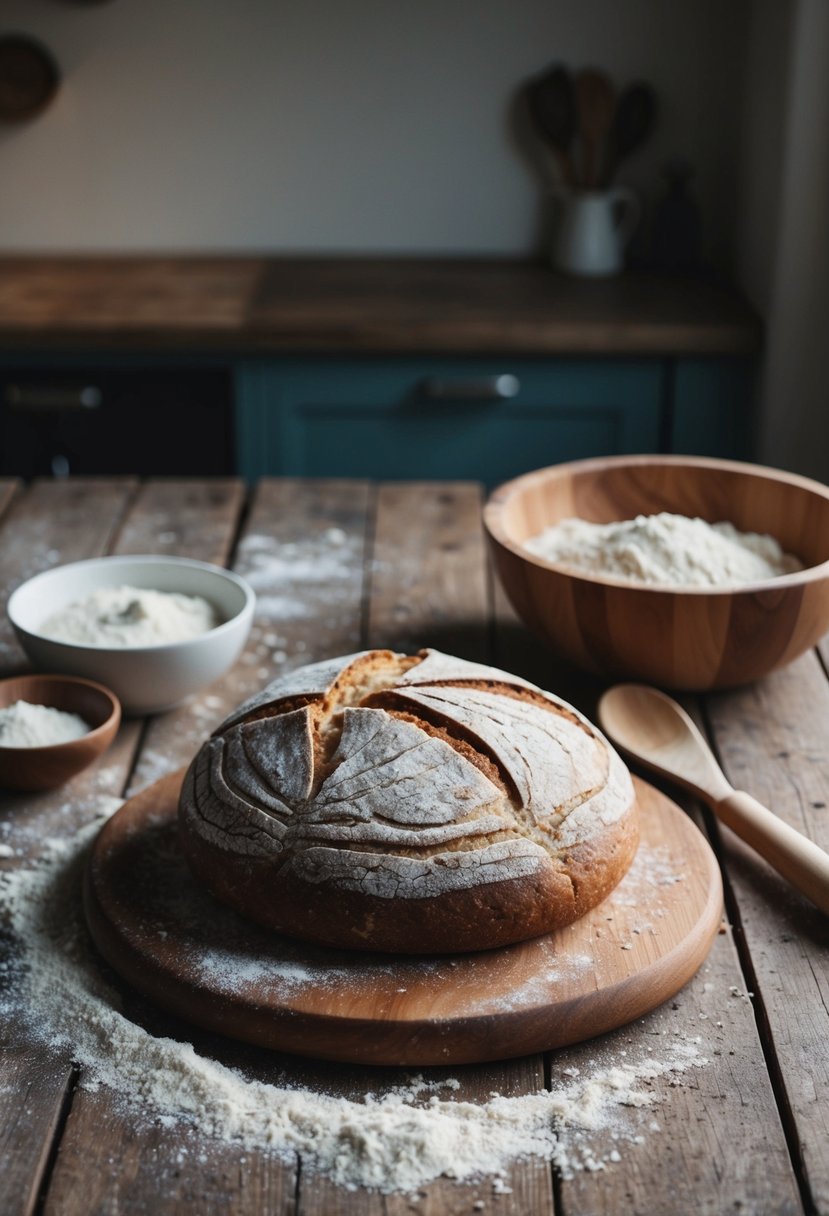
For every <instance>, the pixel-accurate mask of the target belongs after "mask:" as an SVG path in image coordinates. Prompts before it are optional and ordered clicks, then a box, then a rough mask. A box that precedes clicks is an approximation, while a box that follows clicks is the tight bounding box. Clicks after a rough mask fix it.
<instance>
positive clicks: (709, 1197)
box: [495, 586, 801, 1216]
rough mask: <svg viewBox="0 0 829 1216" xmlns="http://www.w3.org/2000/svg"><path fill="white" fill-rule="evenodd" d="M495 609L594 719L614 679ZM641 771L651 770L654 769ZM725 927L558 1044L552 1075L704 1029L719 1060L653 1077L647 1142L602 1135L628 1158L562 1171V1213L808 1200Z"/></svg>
mask: <svg viewBox="0 0 829 1216" xmlns="http://www.w3.org/2000/svg"><path fill="white" fill-rule="evenodd" d="M496 613H497V630H496V640H495V644H496V648H497V652H498V660H499V663H501V664H503V665H504V666H505V667H507V668H508V669H509V670H516V671H519V672H520V673H521V674H523V675H525V676H526V677H527V678H529V679H534V680H535V681H536V682H538V683H540V684H542V685H543V686H546V687H549V688H551V689H552V690H553V691H555V692H557V693H558V694H559V695H561V696H563V697H565V699H567V700H570V701H571V702H572V703H573V704H574V705H576V706H577V707H578V708H579V709H581V710H582V712H583V713H586V714H587V715H588V716H589V717H591V718H593V719H594V720H595V713H596V702H597V699H598V697H599V695H600V694H601V692H603V691H604V688H605V687H606V684H605V683H603V682H602V681H600V680H598V679H596V678H594V677H592V676H589V675H586V674H585V673H582V672H578V671H576V670H574V669H573V668H571V667H569V666H568V665H566V664H564V663H562V662H560V661H559V660H558V659H556V658H555V657H553V656H552V655H551V654H550V653H549V652H547V651H546V650H545V649H544V648H543V647H542V646H541V644H540V643H539V642H538V641H536V640H535V639H534V638H533V636H532V635H531V634H530V633H529V631H528V630H527V629H526V628H524V626H522V625H521V624H520V622H518V621H517V618H516V617H515V614H514V613H513V611H512V609H511V608H510V606H509V604H508V603H507V601H506V598H505V597H504V595H503V592H502V591H501V589H500V587H497V586H496ZM642 776H644V777H645V778H646V780H653V776H652V775H651V774H648V773H646V772H644V771H643V772H642ZM657 784H658V783H657ZM661 788H663V789H664V791H665V792H666V793H667V794H668V795H669V797H671V798H673V799H674V801H677V802H679V803H680V804H681V805H683V806H684V807H685V808H686V809H688V810H689V813H691V814H692V817H693V818H694V821H695V822H696V823H697V826H698V827H700V828H701V829H703V830H704V827H705V825H704V823H703V820H702V817H701V816H700V814H699V811H698V810H697V809H695V808H694V807H693V803H692V802H691V800H690V799H688V798H686V797H684V796H683V795H681V794H680V793H678V791H677V789H676V787H671V786H669V785H667V784H663V785H662V786H661ZM593 916H594V919H595V922H596V926H597V929H596V931H597V933H598V934H602V935H604V936H608V935H610V936H612V933H613V926H612V924H603V923H602V920H603V914H602V912H601V908H599V909H597V910H596V913H594V914H593ZM724 928H725V929H726V931H725V932H724V933H722V934H720V935H719V936H718V937H717V938H716V939H715V941H714V945H713V947H712V950H711V954H710V955H709V958H708V960H707V962H706V963H705V964H704V966H703V968H702V969H701V971H700V972H699V973H698V975H697V976H696V977H695V978H694V979H693V980H692V981H691V982H690V983H689V984H687V985H686V986H685V988H683V989H682V991H681V992H680V993H678V995H677V996H676V997H675V998H674V1000H673V1001H670V1002H667V1003H666V1004H665V1005H663V1006H662V1007H661V1008H659V1009H657V1010H655V1011H654V1012H653V1013H652V1014H650V1015H649V1016H648V1017H646V1018H644V1019H641V1020H640V1021H639V1022H637V1023H635V1024H633V1025H632V1026H629V1027H622V1028H621V1029H620V1030H618V1031H615V1032H614V1033H613V1034H610V1035H605V1036H603V1037H602V1038H601V1039H598V1040H595V1041H594V1042H588V1043H585V1044H580V1045H577V1046H575V1047H572V1048H568V1049H566V1050H564V1051H559V1052H556V1053H555V1054H554V1055H552V1056H551V1059H550V1071H551V1076H552V1077H553V1078H554V1079H555V1078H557V1077H558V1078H559V1079H563V1078H564V1077H566V1074H565V1073H563V1070H564V1069H565V1068H570V1069H572V1068H577V1069H579V1070H580V1075H585V1074H586V1073H587V1072H588V1071H589V1070H590V1069H591V1068H594V1067H595V1065H594V1061H596V1062H598V1063H599V1065H600V1066H601V1065H605V1066H606V1065H608V1064H609V1063H612V1062H613V1061H615V1062H617V1063H618V1062H622V1061H623V1060H625V1059H631V1060H633V1059H639V1058H642V1057H644V1056H646V1055H647V1054H648V1053H649V1052H650V1051H652V1052H653V1055H654V1058H657V1059H658V1058H659V1057H660V1055H661V1056H662V1057H664V1055H665V1053H666V1052H667V1051H669V1050H670V1047H671V1045H672V1044H673V1043H674V1042H675V1041H677V1040H678V1041H680V1042H681V1041H682V1040H683V1039H684V1040H685V1041H688V1040H691V1041H693V1040H694V1039H695V1038H697V1037H698V1036H700V1037H701V1039H702V1042H701V1043H700V1044H698V1045H697V1047H698V1050H699V1052H700V1053H701V1055H702V1056H704V1057H705V1058H707V1059H708V1061H709V1062H708V1064H707V1065H706V1066H705V1067H703V1068H700V1069H693V1070H691V1071H690V1072H688V1073H686V1074H684V1075H683V1076H681V1077H680V1078H679V1079H680V1081H681V1084H680V1085H675V1084H674V1085H672V1084H671V1078H669V1077H665V1078H659V1079H657V1080H655V1081H654V1083H653V1085H652V1086H651V1089H652V1091H653V1093H654V1095H655V1097H656V1099H657V1102H656V1103H655V1105H654V1107H653V1108H645V1110H643V1111H641V1112H629V1113H628V1115H627V1117H626V1119H625V1120H624V1122H625V1123H626V1124H627V1125H628V1131H629V1133H630V1134H633V1135H643V1136H644V1138H645V1143H644V1144H642V1145H637V1144H635V1143H634V1144H632V1145H630V1144H626V1143H625V1142H624V1140H623V1141H622V1142H621V1143H616V1142H614V1141H613V1140H612V1139H611V1138H610V1136H604V1137H599V1138H596V1139H595V1140H594V1141H593V1146H594V1147H595V1151H596V1153H597V1155H598V1157H599V1158H600V1159H601V1157H602V1155H604V1157H605V1158H606V1157H607V1154H609V1153H610V1152H612V1151H613V1149H614V1148H615V1149H616V1151H617V1152H619V1156H620V1158H621V1159H620V1160H619V1161H618V1162H609V1161H607V1160H606V1162H605V1169H603V1170H600V1171H598V1172H591V1171H589V1170H588V1171H585V1172H577V1173H575V1175H574V1177H573V1178H571V1179H564V1180H560V1181H559V1183H558V1187H559V1191H558V1194H559V1200H560V1206H561V1209H562V1211H563V1212H564V1213H568V1212H573V1213H576V1212H578V1213H582V1212H584V1213H586V1212H590V1213H597V1214H598V1213H606V1214H607V1216H612V1214H614V1213H616V1212H618V1211H619V1210H620V1208H621V1207H624V1210H625V1211H629V1212H631V1213H642V1214H643V1216H645V1214H650V1213H653V1212H659V1213H660V1216H669V1214H673V1216H685V1213H687V1212H689V1211H695V1212H709V1213H711V1216H715V1214H718V1213H720V1212H726V1211H741V1210H742V1211H757V1212H761V1211H762V1212H767V1211H769V1212H770V1211H774V1212H799V1211H801V1205H800V1198H799V1193H798V1186H797V1180H796V1177H795V1174H794V1171H793V1169H792V1165H791V1161H790V1158H789V1152H788V1146H787V1144H786V1138H785V1135H784V1131H783V1128H782V1126H781V1122H780V1117H779V1113H778V1110H777V1106H776V1103H775V1097H774V1093H773V1091H772V1087H771V1084H770V1081H769V1077H768V1071H767V1068H766V1064H765V1059H764V1055H763V1048H762V1044H761V1042H760V1040H759V1037H758V1033H757V1027H756V1024H755V1019H754V1014H753V1010H752V1008H751V1005H750V1002H749V1000H748V998H747V997H746V995H745V989H746V983H745V979H744V976H743V972H742V969H741V966H740V961H739V958H738V956H737V951H736V946H735V943H734V940H733V935H732V932H731V928H730V926H724ZM622 1052H626V1053H627V1056H622V1054H621V1053H622ZM652 1122H656V1123H658V1124H659V1127H660V1131H659V1132H658V1133H657V1132H653V1131H651V1130H650V1128H649V1125H650V1124H651V1123H652ZM761 1161H762V1163H763V1164H762V1168H759V1163H760V1162H761Z"/></svg>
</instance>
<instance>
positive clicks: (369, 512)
mask: <svg viewBox="0 0 829 1216" xmlns="http://www.w3.org/2000/svg"><path fill="white" fill-rule="evenodd" d="M379 498H380V491H379V486H378V484H377V482H374V481H373V482H370V483H369V487H368V501H367V502H366V520H365V524H364V526H363V578H362V586H361V589H360V646H361V647H362V649H363V650H368V649H369V641H368V639H369V635H370V632H371V590H372V587H373V586H374V560H375V557H374V555H375V552H376V549H377V513H378V504H379Z"/></svg>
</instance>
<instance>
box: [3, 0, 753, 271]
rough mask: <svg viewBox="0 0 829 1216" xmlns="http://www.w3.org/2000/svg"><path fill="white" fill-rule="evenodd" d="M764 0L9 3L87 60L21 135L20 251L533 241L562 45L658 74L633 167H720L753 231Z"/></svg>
mask: <svg viewBox="0 0 829 1216" xmlns="http://www.w3.org/2000/svg"><path fill="white" fill-rule="evenodd" d="M748 11H749V4H748V0H725V2H723V0H113V2H112V3H109V4H103V5H96V4H87V5H84V4H69V3H58V0H4V4H3V6H2V10H0V28H4V29H5V30H7V31H8V30H15V29H17V30H20V31H23V32H29V33H32V34H35V35H37V36H39V37H41V38H42V39H43V40H44V41H45V42H46V43H47V44H48V45H49V46H50V47H51V48H52V49H53V51H54V52H55V54H56V56H57V58H58V60H59V61H60V63H61V66H62V69H63V72H64V81H63V86H62V89H61V91H60V94H59V95H58V98H57V100H56V102H55V103H54V105H53V107H52V108H51V109H50V110H49V111H47V112H46V113H45V114H44V115H43V116H42V117H40V118H39V119H37V120H35V121H33V122H32V123H30V124H27V125H25V126H20V127H14V128H11V127H8V128H5V129H3V130H0V184H1V186H0V249H1V250H3V251H16V250H23V249H25V250H33V251H39V250H43V251H46V250H50V251H63V250H98V249H101V250H104V249H125V250H132V249H134V250H143V249H169V250H185V249H186V250H194V249H196V250H198V249H206V250H209V249H225V250H231V249H236V250H253V249H269V250H298V251H321V250H331V251H378V252H380V251H394V250H397V251H412V252H426V251H433V252H440V253H478V252H480V253H486V252H492V253H503V254H524V253H528V252H532V251H534V250H535V248H536V246H537V240H538V235H537V234H538V219H539V193H540V191H539V185H538V180H537V178H536V177H535V176H534V174H533V173H532V171H531V169H530V167H529V165H528V164H527V162H526V161H525V159H524V156H523V155H522V152H521V151H520V148H519V145H518V144H517V142H516V140H515V138H514V135H513V132H512V130H511V127H510V119H509V112H510V98H511V96H512V94H513V91H514V89H515V87H516V85H517V84H518V82H520V81H521V80H523V79H524V78H525V77H527V76H528V75H530V74H532V73H533V72H535V71H537V70H539V69H540V68H541V67H543V66H545V65H546V63H547V62H548V61H550V60H552V59H554V58H559V59H562V60H564V61H566V62H567V63H569V64H570V65H574V66H581V65H584V64H585V63H595V64H597V65H601V66H603V67H605V68H607V69H609V70H611V71H612V73H613V74H614V76H615V77H616V78H617V80H618V81H620V82H625V81H626V80H629V79H630V78H632V77H643V78H645V79H647V80H649V81H651V83H652V84H653V85H654V86H655V88H656V89H657V91H658V93H659V96H660V99H661V103H662V120H661V124H660V128H659V132H658V135H657V137H656V139H655V140H654V142H653V145H652V147H651V148H650V149H648V150H647V151H646V152H644V153H643V154H641V155H640V156H639V157H637V158H636V160H635V161H632V162H631V163H630V168H629V172H628V173H627V175H626V177H627V180H628V181H630V182H631V183H632V184H635V185H636V184H638V185H645V186H646V187H647V188H648V189H649V190H650V191H651V192H654V191H656V190H657V189H658V184H659V176H658V165H659V163H660V162H661V161H662V160H664V158H665V157H666V156H669V155H674V154H677V153H679V154H682V155H684V156H687V157H688V158H690V159H691V160H692V161H693V162H694V164H695V165H696V166H697V168H698V176H697V180H696V193H697V195H698V197H699V199H700V201H701V203H702V205H703V210H704V215H705V221H706V232H707V237H708V241H707V244H708V248H709V251H711V252H713V253H714V254H715V255H716V256H718V257H719V258H722V257H723V256H724V255H725V254H727V253H728V251H729V249H730V248H731V246H732V243H733V240H732V238H733V228H734V205H735V194H736V182H737V170H736V164H735V152H734V149H735V141H736V138H737V136H736V132H737V124H738V120H739V108H740V97H741V89H742V83H741V78H740V74H741V63H742V59H743V46H744V42H745V28H746V22H747V20H748Z"/></svg>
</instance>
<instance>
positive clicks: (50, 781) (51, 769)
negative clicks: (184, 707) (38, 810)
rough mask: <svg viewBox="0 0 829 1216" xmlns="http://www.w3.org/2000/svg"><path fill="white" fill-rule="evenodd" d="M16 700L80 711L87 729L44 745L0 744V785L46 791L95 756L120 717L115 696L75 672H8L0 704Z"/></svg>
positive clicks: (0, 689)
mask: <svg viewBox="0 0 829 1216" xmlns="http://www.w3.org/2000/svg"><path fill="white" fill-rule="evenodd" d="M15 701H29V702H31V703H32V704H34V705H48V706H50V707H51V708H52V709H62V710H64V711H65V712H66V713H72V714H80V716H81V717H82V718H83V719H84V721H85V722H88V723H89V725H90V726H91V727H92V730H90V731H89V733H88V734H86V735H83V736H81V738H80V739H72V740H70V741H69V742H68V743H54V744H52V745H51V746H49V747H0V786H3V787H4V788H5V789H11V790H50V789H54V788H55V786H58V785H63V783H64V781H68V780H69V778H70V777H74V776H75V774H76V773H79V772H80V771H81V769H84V768H86V767H87V765H88V764H91V763H92V761H93V760H97V759H98V757H99V756H100V755H102V754H103V753H104V752H105V751H106V749H107V748H108V747H109V745H110V743H112V740H113V739H114V738H115V735H116V732H117V730H118V726H119V723H120V721H121V706H120V704H119V702H118V698H117V697H116V696H115V694H114V693H111V692H110V691H109V689H108V688H104V686H103V684H94V683H93V682H92V681H91V680H81V679H78V678H76V677H74V676H40V675H38V676H12V677H11V678H10V679H8V680H0V708H3V709H5V708H6V707H7V706H9V705H13V704H14V702H15Z"/></svg>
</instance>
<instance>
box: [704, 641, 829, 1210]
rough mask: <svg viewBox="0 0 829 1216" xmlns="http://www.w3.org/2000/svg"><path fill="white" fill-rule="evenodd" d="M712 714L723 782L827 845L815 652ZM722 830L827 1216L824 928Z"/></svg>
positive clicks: (806, 1179) (761, 999)
mask: <svg viewBox="0 0 829 1216" xmlns="http://www.w3.org/2000/svg"><path fill="white" fill-rule="evenodd" d="M708 716H709V722H710V726H711V730H712V735H713V740H714V742H715V745H716V748H717V750H718V753H719V756H720V760H721V763H722V765H723V768H724V769H725V771H726V774H727V776H728V778H729V780H730V781H731V783H732V784H733V785H735V786H737V787H738V788H742V789H746V790H748V791H749V792H750V793H751V794H753V795H754V797H755V798H758V799H759V800H760V802H762V803H764V805H766V806H768V807H769V808H770V809H771V810H773V811H774V812H775V813H776V814H778V815H780V817H781V818H782V819H784V820H785V821H786V822H787V823H790V824H791V825H792V826H793V827H795V828H797V829H798V831H801V832H804V833H805V834H806V835H807V836H809V837H810V838H811V839H812V840H815V841H816V842H817V843H818V844H819V845H821V847H822V848H824V849H829V809H828V808H829V755H828V754H827V748H826V726H827V722H829V683H828V682H827V679H826V673H825V671H824V669H823V667H822V665H821V663H820V662H819V660H818V658H817V656H816V655H815V654H814V653H809V654H806V655H804V656H802V658H800V659H798V660H797V662H795V663H793V664H791V665H790V666H789V667H786V668H784V669H783V670H782V671H779V672H775V673H773V674H772V675H771V676H768V677H767V678H766V679H765V680H762V681H760V682H759V683H757V684H754V685H751V686H750V687H748V688H744V689H738V690H736V691H734V692H730V693H724V694H721V695H718V696H716V697H711V698H710V699H709V702H708ZM719 834H720V837H721V839H722V842H723V852H724V857H725V864H726V871H727V875H728V878H729V882H730V884H731V887H732V890H733V893H734V899H735V902H736V908H735V915H736V916H737V918H738V925H739V931H740V934H741V937H742V940H743V942H744V965H745V966H746V968H747V971H748V975H749V977H750V983H751V986H752V990H753V991H754V992H755V997H754V1000H755V1004H756V1007H757V1012H758V1020H759V1023H760V1025H761V1027H762V1028H763V1030H764V1033H765V1034H766V1035H767V1040H768V1049H769V1052H770V1056H771V1058H772V1061H773V1063H772V1071H773V1075H777V1078H778V1086H779V1092H780V1100H781V1104H782V1107H783V1111H784V1115H785V1117H786V1118H787V1119H788V1120H790V1132H791V1135H790V1139H791V1143H792V1151H793V1153H794V1155H795V1158H796V1160H797V1161H798V1164H799V1165H800V1166H801V1168H802V1170H803V1184H804V1189H805V1191H806V1194H807V1202H808V1203H811V1204H814V1210H815V1211H817V1212H821V1213H826V1212H829V1154H827V1151H826V1146H827V1144H829V1012H827V1011H829V950H827V946H829V927H827V920H826V917H825V916H823V915H822V914H821V913H820V912H818V911H817V910H816V909H815V908H814V907H813V906H812V905H811V904H810V903H809V902H808V900H806V898H805V897H804V896H801V895H800V894H798V893H797V892H796V891H794V890H793V889H792V888H791V887H790V886H789V885H788V884H787V883H785V882H784V881H783V879H781V878H780V877H779V876H778V875H777V874H776V873H775V871H774V870H772V869H771V868H770V867H769V866H768V865H766V863H765V862H763V861H762V860H761V859H760V858H759V857H757V855H756V854H754V853H753V852H752V851H751V850H750V849H748V848H747V847H746V846H745V845H743V844H742V842H741V841H740V840H738V839H737V837H735V836H734V835H733V833H731V832H730V831H729V830H728V829H727V828H725V827H721V828H720V829H719ZM778 1070H779V1073H778Z"/></svg>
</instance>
